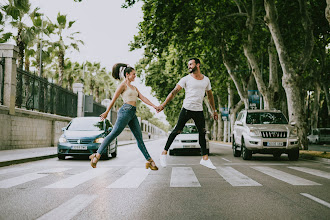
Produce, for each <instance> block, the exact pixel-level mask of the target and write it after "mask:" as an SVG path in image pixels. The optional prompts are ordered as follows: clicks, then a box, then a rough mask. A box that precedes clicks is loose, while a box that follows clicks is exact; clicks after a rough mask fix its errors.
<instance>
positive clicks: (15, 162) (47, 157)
mask: <svg viewBox="0 0 330 220" xmlns="http://www.w3.org/2000/svg"><path fill="white" fill-rule="evenodd" d="M152 140H154V139H150V140H149V139H146V140H143V141H144V142H148V141H152ZM135 143H136V141H134V140H132V142H126V143H122V144H118V147H119V146H124V145H128V144H135ZM54 157H57V153H55V154H48V155H44V156H38V157H29V158H23V159H17V160H9V161H2V162H0V167H5V166H10V165H15V164H21V163H26V162H32V161H38V160H44V159H49V158H54Z"/></svg>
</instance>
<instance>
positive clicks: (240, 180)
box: [217, 166, 261, 186]
mask: <svg viewBox="0 0 330 220" xmlns="http://www.w3.org/2000/svg"><path fill="white" fill-rule="evenodd" d="M217 172H218V173H219V174H220V176H222V177H223V178H224V179H225V180H226V181H227V182H228V183H230V185H232V186H261V184H260V183H258V182H256V181H254V180H252V179H250V178H249V177H247V176H245V175H244V174H242V173H240V172H239V171H237V170H235V169H234V168H232V167H229V166H226V167H217Z"/></svg>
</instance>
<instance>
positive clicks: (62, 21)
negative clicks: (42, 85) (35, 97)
mask: <svg viewBox="0 0 330 220" xmlns="http://www.w3.org/2000/svg"><path fill="white" fill-rule="evenodd" d="M74 23H75V21H68V20H67V15H62V14H60V13H58V14H57V19H56V23H55V24H54V25H55V30H54V33H55V35H56V36H57V40H56V41H55V42H54V43H53V45H54V47H55V48H56V53H57V57H58V68H59V69H58V71H59V77H58V84H59V85H60V86H62V84H63V74H64V60H65V53H66V51H67V50H68V49H71V48H73V49H75V50H77V51H79V44H84V42H83V41H82V40H77V39H76V38H75V37H76V35H77V34H79V33H80V32H72V33H70V32H69V31H70V30H71V28H72V25H73V24H74ZM66 32H68V34H66Z"/></svg>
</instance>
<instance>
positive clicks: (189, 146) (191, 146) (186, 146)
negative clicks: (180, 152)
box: [183, 145, 195, 148]
mask: <svg viewBox="0 0 330 220" xmlns="http://www.w3.org/2000/svg"><path fill="white" fill-rule="evenodd" d="M194 147H195V146H194V145H183V148H194Z"/></svg>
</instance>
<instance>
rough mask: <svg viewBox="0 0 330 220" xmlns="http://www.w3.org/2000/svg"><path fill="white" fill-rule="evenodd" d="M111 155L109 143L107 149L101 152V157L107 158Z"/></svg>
mask: <svg viewBox="0 0 330 220" xmlns="http://www.w3.org/2000/svg"><path fill="white" fill-rule="evenodd" d="M110 157H111V154H110V145H109V146H108V147H107V150H106V151H105V152H104V153H103V154H102V159H104V160H109V159H110Z"/></svg>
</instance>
